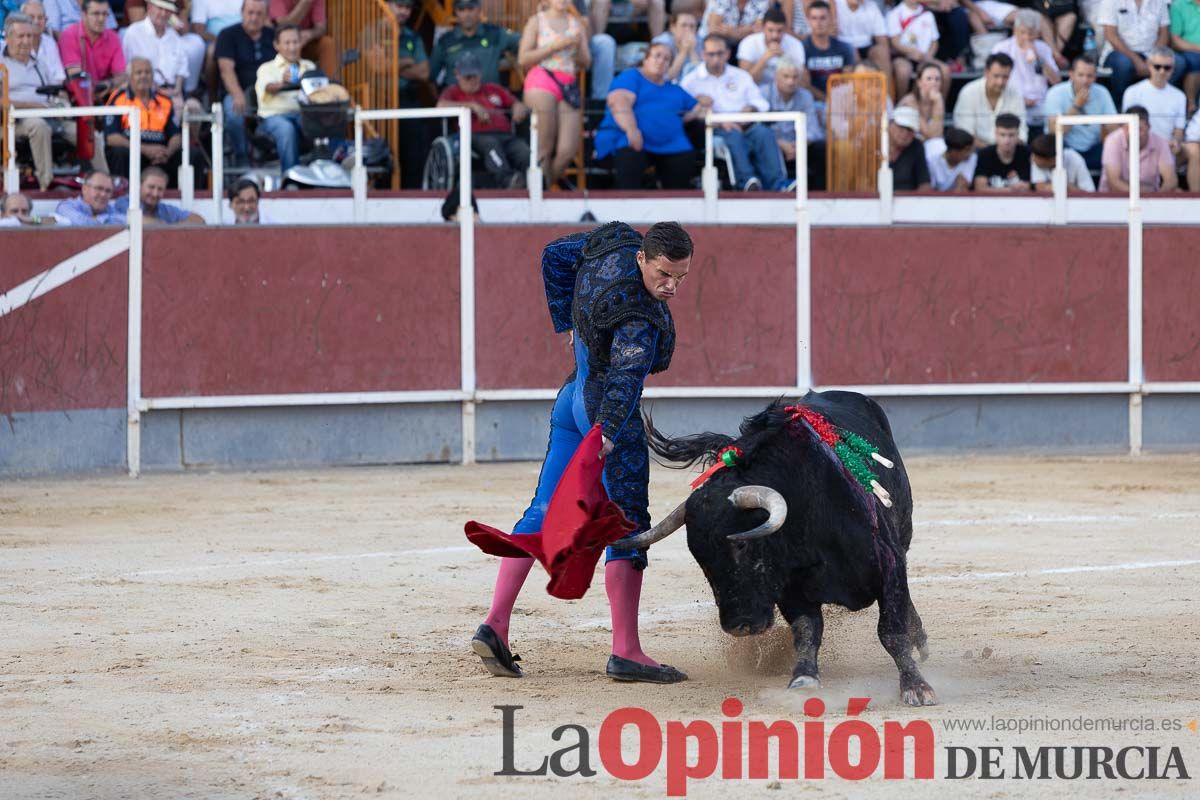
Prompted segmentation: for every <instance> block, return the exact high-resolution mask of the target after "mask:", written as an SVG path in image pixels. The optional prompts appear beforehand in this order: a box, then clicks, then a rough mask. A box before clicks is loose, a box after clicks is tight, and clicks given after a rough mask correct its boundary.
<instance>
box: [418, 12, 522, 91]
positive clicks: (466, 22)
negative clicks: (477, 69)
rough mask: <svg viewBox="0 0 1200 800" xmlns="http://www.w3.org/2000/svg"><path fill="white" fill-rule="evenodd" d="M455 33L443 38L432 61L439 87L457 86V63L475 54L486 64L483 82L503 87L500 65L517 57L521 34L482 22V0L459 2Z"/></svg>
mask: <svg viewBox="0 0 1200 800" xmlns="http://www.w3.org/2000/svg"><path fill="white" fill-rule="evenodd" d="M454 16H455V19H457V21H458V25H456V26H455V27H454V28H453V29H451V30H449V31H447V32H446V33H445V34H443V35H442V37H441V38H440V39H438V40H437V43H436V44H434V46H433V54H432V55H431V56H430V57H429V74H430V75H432V76H433V80H434V82H435V83H437V85H438V86H439V87H445V86H449V85H450V84H452V83H454V62H455V61H456V60H457V59H458V57H459V56H461V55H462V54H463V53H466V52H473V53H474V54H475V55H476V56H478V57H479V62H480V63H481V64H483V76H482V79H483V82H484V83H500V62H501V60H502V59H503V58H504V56H505V54H509V53H511V54H513V55H516V53H517V50H518V48H519V47H520V45H521V36H520V34H518V33H516V32H514V31H510V30H507V29H505V28H501V27H500V26H499V25H492V24H490V23H481V22H480V13H479V0H455V2H454Z"/></svg>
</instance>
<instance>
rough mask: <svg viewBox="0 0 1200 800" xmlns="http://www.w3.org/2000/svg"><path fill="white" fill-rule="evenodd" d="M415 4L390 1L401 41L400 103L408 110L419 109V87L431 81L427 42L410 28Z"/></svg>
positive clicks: (412, 1) (399, 47) (399, 45)
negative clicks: (426, 51)
mask: <svg viewBox="0 0 1200 800" xmlns="http://www.w3.org/2000/svg"><path fill="white" fill-rule="evenodd" d="M414 2H415V0H388V8H389V9H391V11H392V14H394V15H395V17H396V25H397V27H398V28H399V33H400V40H399V41H398V42H396V43H395V47H396V49H397V50H399V51H400V58H399V61H398V62H397V65H396V66H397V70H398V71H399V74H400V94H401V95H402V97H401V100H400V103H401V105H402V106H403V107H406V108H416V107H417V105H418V97H417V85H418V84H420V83H422V82H424V81H427V80H429V56H428V55H427V54H426V53H425V40H424V39H422V38H421V37H420V36H419V35H418V34H417V33H416V32H415V31H414V30H413V29H412V28H410V27H408V21H409V19H410V18H411V17H412V10H413V3H414ZM329 77H331V78H332V77H333V76H329Z"/></svg>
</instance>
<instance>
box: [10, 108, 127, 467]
mask: <svg viewBox="0 0 1200 800" xmlns="http://www.w3.org/2000/svg"><path fill="white" fill-rule="evenodd" d="M111 113H113V108H112V107H111V106H82V107H80V108H13V107H11V106H10V107H9V109H8V126H7V127H8V130H7V131H6V132H5V135H6V136H7V137H8V138H7V144H8V164H6V165H5V171H4V181H5V184H4V185H5V186H11V187H13V191H16V190H17V188H18V187H19V186H20V182H19V176H18V174H17V159H16V151H17V131H16V121H17V120H18V119H74V118H78V117H103V116H108V115H109V114H111ZM120 113H121V116H128V117H129V144H130V147H129V213H128V215H127V216H126V223H125V224H126V226H127V227H128V239H127V241H122V240H120V238H119V237H111V239H110V240H108V241H107V242H101V243H100V244H99V245H96V246H93V247H92V248H89V250H90V251H91V253H90V255H89V256H88V257H87V259H86V261H85V260H84V259H83V258H81V256H83V254H82V253H81V254H77V255H76V256H75V257H73V258H70V259H67V261H66V262H63V264H59V265H57V266H55V267H51V268H50V269H48V270H46V271H45V272H43V273H41V275H38V276H35V277H34V278H33V279H32V281H33V282H38V283H41V282H42V281H44V280H45V282H46V283H47V284H48V283H54V280H53V276H55V275H62V276H65V279H64V280H59V281H58V282H57V283H56V284H55V285H59V286H61V285H62V284H63V283H66V282H67V281H69V280H72V279H73V278H76V277H78V276H79V275H82V274H83V273H85V272H87V271H89V270H91V269H94V268H95V267H98V266H99V265H100V264H103V263H104V262H105V261H107V260H108V259H109V258H112V257H113V256H115V255H119V254H120V253H122V252H124V250H125V248H126V247H127V248H128V250H129V307H128V324H129V330H128V333H127V337H126V338H127V339H128V341H127V342H126V359H127V364H128V369H126V376H125V377H126V387H125V388H126V392H125V396H126V404H125V409H126V414H127V416H126V429H125V432H126V438H125V458H126V461H127V462H128V465H129V474H130V475H133V476H136V475H137V474H138V473H139V472H140V471H141V463H142V456H141V453H142V430H141V421H142V417H141V409H140V407H139V406H140V404H139V402H138V401H139V399H140V397H141V392H142V191H141V186H142V149H141V147H138V146H137V145H138V144H139V143H140V142H141V141H142V112H141V109H140V108H138V107H137V106H128V107H124V108H122V109H121V111H120ZM105 244H108V245H111V246H109V247H103V245H105ZM86 252H88V251H85V253H86ZM47 279H50V280H47ZM27 283H30V282H27ZM23 285H24V284H23ZM18 288H20V287H18ZM46 291H49V289H46ZM9 294H11V292H10V293H9ZM41 294H44V292H39V291H37V289H36V285H35V288H34V289H32V290H31V291H29V293H28V295H24V296H23V297H22V298H13V301H12V302H10V303H8V304H7V305H8V309H7V310H8V311H13V310H15V309H17V308H19V307H20V306H22V305H25V304H26V303H28V302H30V301H31V300H33V299H34V298H36V297H38V296H40V295H41ZM17 300H20V302H19V303H18V302H17ZM6 313H7V312H6Z"/></svg>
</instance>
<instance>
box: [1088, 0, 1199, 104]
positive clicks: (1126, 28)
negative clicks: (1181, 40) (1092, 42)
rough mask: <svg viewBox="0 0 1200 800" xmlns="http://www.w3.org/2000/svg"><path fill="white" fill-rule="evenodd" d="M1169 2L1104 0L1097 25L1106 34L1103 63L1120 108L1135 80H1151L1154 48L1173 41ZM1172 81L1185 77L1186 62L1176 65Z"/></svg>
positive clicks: (1097, 18) (1157, 0) (1114, 97)
mask: <svg viewBox="0 0 1200 800" xmlns="http://www.w3.org/2000/svg"><path fill="white" fill-rule="evenodd" d="M1169 6H1170V3H1169V2H1168V0H1140V2H1139V0H1103V2H1102V3H1101V4H1100V11H1099V12H1098V14H1097V16H1096V22H1097V23H1098V24H1099V25H1100V28H1101V30H1102V31H1103V32H1104V46H1103V47H1102V48H1101V49H1100V59H1101V61H1100V63H1102V64H1104V66H1106V67H1108V68H1109V69H1111V70H1112V77H1111V78H1109V82H1108V85H1109V88H1110V89H1111V90H1112V96H1113V100H1115V101H1116V102H1117V104H1118V105H1120V104H1121V103H1122V101H1123V100H1124V98H1125V90H1126V89H1127V88H1128V87H1129V85H1130V84H1131V83H1133V81H1134V80H1135V78H1149V77H1150V67H1149V65H1147V63H1146V55H1147V54H1148V53H1149V52H1150V50H1151V48H1153V47H1156V46H1157V47H1166V46H1167V44H1168V43H1169V42H1170V38H1171V31H1170V24H1171V17H1170V10H1169ZM1175 68H1176V71H1177V72H1176V74H1172V75H1171V81H1172V82H1174V83H1178V82H1179V80H1180V79H1181V78H1182V77H1183V62H1182V61H1180V62H1179V63H1178V64H1176V65H1175Z"/></svg>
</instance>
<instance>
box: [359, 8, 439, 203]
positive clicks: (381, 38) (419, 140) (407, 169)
mask: <svg viewBox="0 0 1200 800" xmlns="http://www.w3.org/2000/svg"><path fill="white" fill-rule="evenodd" d="M413 4H414V0H388V8H389V9H391V12H392V14H393V15H394V16H395V17H396V25H397V29H396V34H397V35H396V36H393V31H392V27H391V25H389V24H388V22H389V21H388V20H386V19H383V18H381V19H378V20H376V21H375V22H374V23H373V24H372V25H370V26H368V27H367V28H366V30H364V31H363V32H362V37H361V44H360V46H361V48H362V50H363V52H364V55H365V62H366V66H367V70H368V73H367V74H368V75H369V76H370V77H369V78H368V80H388V79H389V73H388V70H389V69H390V59H391V56H392V54H393V53H397V52H398V53H399V58H398V60H397V63H396V72H397V75H398V78H399V81H398V83H399V87H398V92H397V95H398V97H397V99H398V101H399V102H398V105H399V107H400V108H420V107H421V106H423V105H425V101H424V100H423V99H422V97H421V94H420V91H419V87H420V86H422V85H423V84H424V83H425V82H426V81H427V80H429V56H428V55H426V53H425V41H424V40H423V39H422V38H421V37H420V35H418V34H417V33H416V32H415V31H414V30H413V29H412V28H410V27H409V26H408V24H407V23H408V22H409V20H410V19H411V17H412V12H413ZM397 126H398V128H399V136H400V142H399V153H397V156H398V157H399V162H400V165H399V166H400V186H401V188H403V189H420V188H421V180H422V174H423V172H424V165H425V160H426V158H427V157H428V155H429V143H430V140H431V136H430V120H428V119H404V120H399V121H398V122H397Z"/></svg>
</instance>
